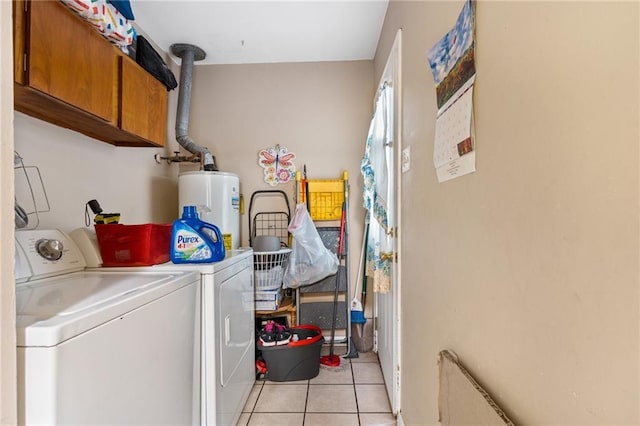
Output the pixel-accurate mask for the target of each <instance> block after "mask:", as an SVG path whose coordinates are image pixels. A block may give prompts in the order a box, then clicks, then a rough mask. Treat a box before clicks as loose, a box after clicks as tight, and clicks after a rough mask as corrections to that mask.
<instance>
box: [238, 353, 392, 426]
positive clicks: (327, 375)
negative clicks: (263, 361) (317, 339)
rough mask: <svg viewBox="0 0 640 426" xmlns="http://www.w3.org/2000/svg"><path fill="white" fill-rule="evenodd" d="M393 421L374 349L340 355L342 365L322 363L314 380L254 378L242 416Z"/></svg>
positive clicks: (281, 420)
mask: <svg viewBox="0 0 640 426" xmlns="http://www.w3.org/2000/svg"><path fill="white" fill-rule="evenodd" d="M325 349H326V348H323V353H324V352H326V350H325ZM336 353H337V354H339V352H338V351H337V350H336ZM395 424H396V419H395V417H394V416H393V414H391V406H390V405H389V398H388V397H387V391H386V388H385V385H384V379H383V377H382V370H381V369H380V363H379V362H378V355H377V354H376V353H375V352H366V353H361V354H359V357H358V358H351V359H346V358H341V359H340V367H336V368H326V367H320V373H319V374H318V376H317V377H314V378H313V379H310V380H301V381H297V382H270V381H268V380H259V381H256V383H255V384H254V386H253V389H252V391H251V394H250V395H249V399H248V400H247V403H246V404H245V406H244V409H243V413H242V415H241V416H240V420H239V421H238V425H242V426H257V425H265V426H275V425H278V426H289V425H296V426H303V425H304V426H327V425H331V426H334V425H335V426H342V425H345V426H347V425H354V426H358V425H360V426H373V425H395Z"/></svg>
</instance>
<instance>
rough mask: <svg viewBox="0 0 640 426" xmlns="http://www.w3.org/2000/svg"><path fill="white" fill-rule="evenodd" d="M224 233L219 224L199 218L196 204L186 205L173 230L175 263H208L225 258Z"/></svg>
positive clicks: (172, 243) (172, 246)
mask: <svg viewBox="0 0 640 426" xmlns="http://www.w3.org/2000/svg"><path fill="white" fill-rule="evenodd" d="M224 256H225V249H224V241H223V239H222V234H221V233H220V229H218V227H217V226H215V225H212V224H211V223H207V222H203V221H201V220H200V219H199V218H198V212H197V210H196V206H184V207H183V210H182V217H181V218H180V219H178V220H176V221H175V222H173V228H172V230H171V261H172V262H173V263H208V262H217V261H219V260H222V259H224Z"/></svg>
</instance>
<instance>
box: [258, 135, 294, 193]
mask: <svg viewBox="0 0 640 426" xmlns="http://www.w3.org/2000/svg"><path fill="white" fill-rule="evenodd" d="M294 158H296V155H295V154H294V153H293V152H289V150H287V148H285V147H283V146H280V145H276V146H274V147H272V148H267V149H263V150H261V151H260V152H259V153H258V164H259V165H260V166H261V167H262V168H263V169H264V181H265V182H267V183H268V184H269V185H271V186H276V185H278V184H279V183H286V182H289V181H290V180H292V179H294V178H295V176H296V165H295V164H293V159H294Z"/></svg>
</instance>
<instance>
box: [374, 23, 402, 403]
mask: <svg viewBox="0 0 640 426" xmlns="http://www.w3.org/2000/svg"><path fill="white" fill-rule="evenodd" d="M401 35H402V32H401V30H398V33H397V34H396V38H395V41H394V43H393V47H392V48H391V52H390V53H389V58H388V59H387V64H386V66H385V69H384V72H383V73H382V77H381V80H380V86H379V87H383V86H384V85H385V84H386V85H390V86H391V87H392V88H393V108H391V111H390V114H389V115H390V120H391V128H392V129H393V130H392V131H393V143H392V144H391V145H390V146H389V147H388V152H387V165H388V169H387V171H388V188H387V191H388V192H387V199H388V200H393V201H392V202H390V203H389V210H388V213H387V214H388V221H389V228H390V229H394V230H395V232H394V238H393V240H394V243H393V247H394V252H395V254H396V256H397V257H396V259H398V258H399V256H398V254H399V253H398V250H399V248H400V244H399V238H398V232H397V230H398V229H399V218H400V214H399V213H400V205H401V204H400V202H399V201H400V200H399V196H400V190H399V179H398V178H397V172H396V171H397V170H398V169H399V168H398V167H397V165H398V164H399V160H398V159H399V158H400V155H399V150H400V146H401V143H400V142H401V141H400V111H401V109H400V106H401V103H400V96H401V88H400V59H401V57H400V47H401ZM392 265H393V266H392V269H393V270H392V284H391V291H389V292H388V293H375V308H376V315H375V316H376V342H377V343H376V344H377V350H378V357H379V359H380V366H381V367H382V374H383V376H384V381H385V385H386V387H387V393H388V395H389V401H390V403H391V410H392V412H393V413H394V414H397V413H398V411H399V410H400V309H399V304H400V285H399V284H400V280H399V278H400V268H399V265H398V263H397V261H396V262H393V263H392Z"/></svg>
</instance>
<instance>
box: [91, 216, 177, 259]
mask: <svg viewBox="0 0 640 426" xmlns="http://www.w3.org/2000/svg"><path fill="white" fill-rule="evenodd" d="M171 228H172V225H171V224H155V223H146V224H143V225H122V224H107V225H98V224H96V225H95V229H96V236H97V237H98V245H99V246H100V254H101V255H102V266H149V265H156V264H158V263H165V262H168V261H169V259H170V247H171Z"/></svg>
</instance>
